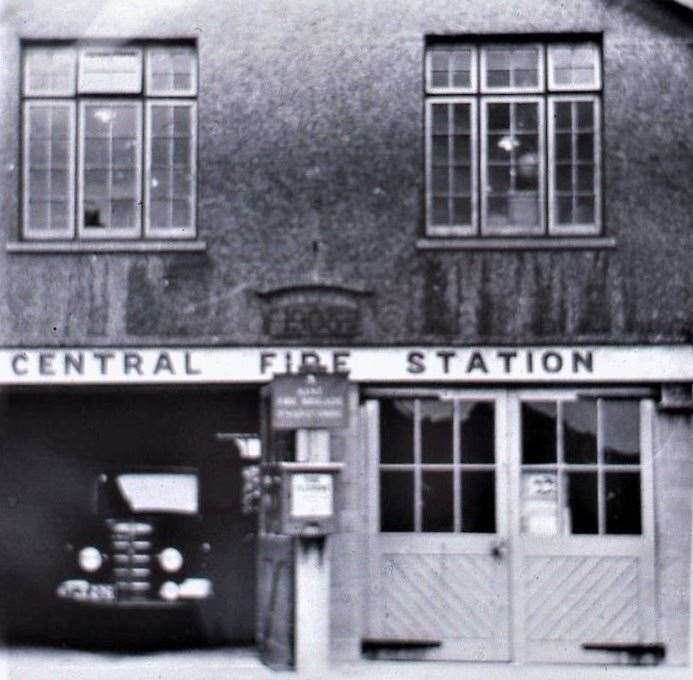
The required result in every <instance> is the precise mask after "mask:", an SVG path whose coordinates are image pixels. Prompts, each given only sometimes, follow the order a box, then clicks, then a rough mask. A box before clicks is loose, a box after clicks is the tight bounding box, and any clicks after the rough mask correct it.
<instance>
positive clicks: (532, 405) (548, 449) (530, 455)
mask: <svg viewBox="0 0 693 680" xmlns="http://www.w3.org/2000/svg"><path fill="white" fill-rule="evenodd" d="M556 417H557V416H556V404H555V403H554V402H537V401H533V402H524V403H523V404H522V462H523V463H525V464H528V465H529V464H538V463H555V462H556Z"/></svg>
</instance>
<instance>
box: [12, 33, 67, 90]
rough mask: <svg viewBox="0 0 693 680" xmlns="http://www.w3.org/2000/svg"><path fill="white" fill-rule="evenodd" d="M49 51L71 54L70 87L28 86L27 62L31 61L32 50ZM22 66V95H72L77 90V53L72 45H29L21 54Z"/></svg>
mask: <svg viewBox="0 0 693 680" xmlns="http://www.w3.org/2000/svg"><path fill="white" fill-rule="evenodd" d="M41 51H44V52H49V53H50V54H51V55H54V54H57V53H60V52H63V53H66V54H71V55H72V69H71V72H70V76H71V78H70V80H71V82H72V87H71V88H69V89H65V90H32V89H31V87H30V82H31V81H30V77H29V76H30V74H31V69H30V68H29V63H30V61H31V57H30V55H31V53H32V52H41ZM22 59H23V66H24V73H23V76H24V96H25V97H53V98H55V97H74V96H75V94H76V92H77V89H76V88H77V53H76V50H75V49H74V48H73V47H50V46H38V45H37V46H31V47H25V48H24V53H23V55H22Z"/></svg>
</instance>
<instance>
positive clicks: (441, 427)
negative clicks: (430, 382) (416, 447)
mask: <svg viewBox="0 0 693 680" xmlns="http://www.w3.org/2000/svg"><path fill="white" fill-rule="evenodd" d="M421 460H422V461H423V462H424V463H452V402H451V401H438V400H435V401H433V400H422V401H421Z"/></svg>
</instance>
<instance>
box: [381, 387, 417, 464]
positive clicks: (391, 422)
mask: <svg viewBox="0 0 693 680" xmlns="http://www.w3.org/2000/svg"><path fill="white" fill-rule="evenodd" d="M380 462H381V463H413V462H414V402H413V401H411V400H404V399H401V400H390V399H385V400H383V401H381V402H380Z"/></svg>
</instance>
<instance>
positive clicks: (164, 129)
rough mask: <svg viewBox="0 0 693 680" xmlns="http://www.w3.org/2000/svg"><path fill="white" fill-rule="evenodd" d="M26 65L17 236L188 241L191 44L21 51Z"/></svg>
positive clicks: (193, 81)
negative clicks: (20, 216)
mask: <svg viewBox="0 0 693 680" xmlns="http://www.w3.org/2000/svg"><path fill="white" fill-rule="evenodd" d="M23 68H24V73H23V87H22V100H23V103H22V106H23V140H22V141H23V217H22V236H23V238H25V239H30V240H74V239H78V240H89V239H101V240H104V239H106V240H108V239H144V240H146V239H171V238H191V237H194V236H195V230H196V226H195V202H196V195H195V193H196V129H197V118H196V116H197V100H196V98H197V55H196V51H195V48H194V46H193V45H191V44H170V43H156V44H141V45H133V44H127V45H115V44H88V45H79V44H76V45H75V44H69V45H68V44H64V45H54V44H26V45H25V46H24V50H23Z"/></svg>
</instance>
